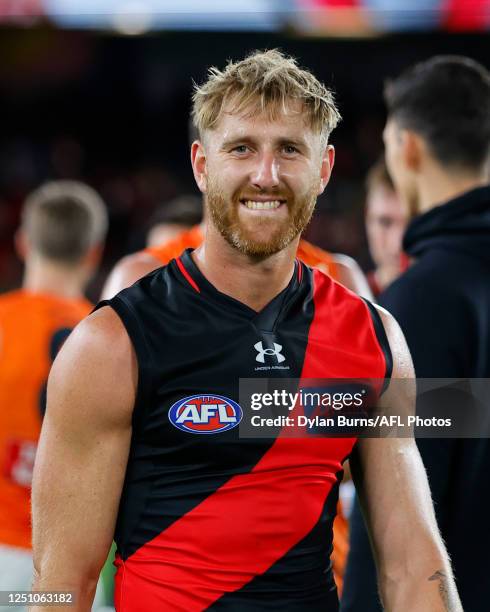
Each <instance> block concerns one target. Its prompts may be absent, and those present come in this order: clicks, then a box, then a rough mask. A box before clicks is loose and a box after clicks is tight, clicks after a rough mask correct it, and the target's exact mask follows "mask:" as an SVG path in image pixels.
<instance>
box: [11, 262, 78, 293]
mask: <svg viewBox="0 0 490 612" xmlns="http://www.w3.org/2000/svg"><path fill="white" fill-rule="evenodd" d="M22 287H23V288H24V289H26V290H27V291H30V292H32V293H48V294H51V295H56V296H58V297H63V298H82V297H83V289H84V287H85V273H84V272H83V271H82V270H81V269H78V268H71V267H65V266H60V265H58V264H56V263H53V262H50V261H46V260H44V259H40V258H36V257H32V258H29V259H28V260H27V261H26V267H25V272H24V278H23V282H22Z"/></svg>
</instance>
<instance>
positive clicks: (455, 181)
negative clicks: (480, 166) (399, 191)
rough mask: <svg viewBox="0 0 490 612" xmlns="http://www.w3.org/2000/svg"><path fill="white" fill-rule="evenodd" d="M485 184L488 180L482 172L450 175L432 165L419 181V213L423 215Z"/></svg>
mask: <svg viewBox="0 0 490 612" xmlns="http://www.w3.org/2000/svg"><path fill="white" fill-rule="evenodd" d="M487 183H488V178H487V175H486V172H484V171H482V172H481V173H461V172H460V173H458V172H454V173H453V174H451V173H449V172H448V171H447V170H443V169H441V168H440V167H439V166H434V165H433V166H431V168H430V169H429V170H428V172H426V173H425V174H424V175H422V176H421V178H420V181H419V189H418V206H419V211H420V212H421V213H425V212H427V211H429V210H431V209H432V208H435V207H436V206H440V205H441V204H445V203H446V202H449V201H450V200H453V199H454V198H457V197H458V196H460V195H463V193H466V192H467V191H471V190H472V189H476V188H477V187H482V186H483V185H486V184H487Z"/></svg>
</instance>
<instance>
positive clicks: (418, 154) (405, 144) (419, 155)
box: [400, 130, 427, 172]
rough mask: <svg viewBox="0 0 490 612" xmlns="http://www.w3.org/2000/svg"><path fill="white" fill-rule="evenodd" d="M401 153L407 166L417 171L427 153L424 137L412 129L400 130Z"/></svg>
mask: <svg viewBox="0 0 490 612" xmlns="http://www.w3.org/2000/svg"><path fill="white" fill-rule="evenodd" d="M400 139H401V143H400V144H401V154H402V158H403V161H404V162H405V164H406V166H407V168H409V170H412V171H414V172H417V171H418V169H419V168H420V165H421V163H422V159H423V158H424V156H425V155H426V153H427V145H426V144H425V141H424V139H423V138H422V137H421V136H419V134H417V133H416V132H413V131H412V130H400Z"/></svg>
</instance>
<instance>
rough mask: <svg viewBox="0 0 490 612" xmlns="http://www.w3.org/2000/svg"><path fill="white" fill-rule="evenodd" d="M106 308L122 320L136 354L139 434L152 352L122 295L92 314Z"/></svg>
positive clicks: (135, 425)
mask: <svg viewBox="0 0 490 612" xmlns="http://www.w3.org/2000/svg"><path fill="white" fill-rule="evenodd" d="M104 306H109V307H110V308H112V309H113V310H114V312H115V313H116V314H117V316H118V317H119V318H120V319H121V321H122V324H123V325H124V328H125V329H126V332H127V334H128V336H129V339H130V341H131V344H132V345H133V348H134V351H135V353H136V361H137V364H138V383H137V388H136V398H135V402H134V408H133V417H132V425H133V431H134V432H137V431H138V426H139V423H140V422H141V421H142V417H143V414H144V412H145V406H147V405H148V401H147V400H148V397H149V395H150V390H151V388H152V374H151V372H152V367H151V365H152V362H151V352H150V350H149V347H148V343H147V340H146V338H145V334H144V332H143V330H142V329H141V325H140V323H139V321H138V318H137V317H136V315H135V313H134V310H133V308H132V306H131V304H130V303H128V302H127V301H126V300H125V299H124V298H123V297H122V296H121V295H116V296H115V297H113V298H112V299H110V300H103V301H101V302H99V303H98V304H97V306H96V307H95V308H94V310H93V311H92V312H95V311H96V310H99V308H103V307H104ZM109 350H110V348H109Z"/></svg>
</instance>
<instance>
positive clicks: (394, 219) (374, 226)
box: [366, 159, 408, 297]
mask: <svg viewBox="0 0 490 612" xmlns="http://www.w3.org/2000/svg"><path fill="white" fill-rule="evenodd" d="M407 222H408V210H407V208H406V206H405V205H404V204H403V202H402V200H401V198H400V197H399V196H398V195H397V193H396V191H395V188H394V186H393V181H392V180H391V178H390V175H389V173H388V169H387V168H386V163H385V161H384V159H381V160H379V161H378V162H377V163H376V164H375V165H374V166H373V167H372V168H371V170H370V171H369V173H368V175H367V179H366V234H367V239H368V246H369V253H370V255H371V258H372V260H373V262H374V265H375V268H374V270H372V271H371V272H369V274H368V276H367V279H368V282H369V287H370V289H371V291H372V292H373V295H374V296H375V297H377V296H378V295H379V294H380V293H381V292H382V291H383V290H384V289H386V287H388V286H389V285H391V283H392V282H393V281H394V280H395V279H396V278H398V276H400V274H402V273H403V272H405V270H406V269H407V267H408V257H407V256H406V255H405V253H403V250H402V238H403V234H404V232H405V228H406V226H407Z"/></svg>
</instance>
